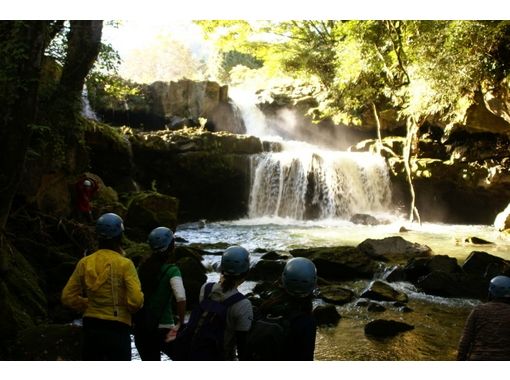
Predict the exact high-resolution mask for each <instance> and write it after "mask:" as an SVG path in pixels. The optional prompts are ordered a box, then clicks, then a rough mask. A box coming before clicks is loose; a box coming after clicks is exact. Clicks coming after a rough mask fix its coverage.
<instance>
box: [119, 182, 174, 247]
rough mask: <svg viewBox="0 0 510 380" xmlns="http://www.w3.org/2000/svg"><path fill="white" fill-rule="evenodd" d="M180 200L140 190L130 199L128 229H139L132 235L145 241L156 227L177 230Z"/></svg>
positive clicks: (127, 217)
mask: <svg viewBox="0 0 510 380" xmlns="http://www.w3.org/2000/svg"><path fill="white" fill-rule="evenodd" d="M178 208H179V201H178V200H177V199H176V198H174V197H171V196H168V195H164V194H160V193H157V192H139V193H136V194H135V195H134V196H133V198H131V199H130V201H129V205H128V211H127V216H126V221H125V225H126V229H127V232H128V234H129V229H133V230H139V233H136V234H135V233H134V232H132V236H135V238H138V239H141V240H142V241H145V240H146V239H147V235H148V234H149V232H150V231H152V230H153V229H154V228H156V227H160V226H165V227H168V228H170V229H171V230H173V231H175V228H176V226H177V212H178Z"/></svg>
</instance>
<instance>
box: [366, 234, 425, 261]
mask: <svg viewBox="0 0 510 380" xmlns="http://www.w3.org/2000/svg"><path fill="white" fill-rule="evenodd" d="M358 249H359V250H360V251H361V252H363V253H364V254H366V255H367V256H369V257H371V258H373V259H376V260H382V261H392V262H405V261H407V260H409V259H412V258H415V257H428V256H430V255H431V253H432V251H431V249H430V248H429V247H427V246H426V245H422V244H418V243H411V242H409V241H407V240H405V239H404V238H402V237H400V236H392V237H387V238H384V239H366V240H365V241H363V242H361V243H360V244H359V245H358Z"/></svg>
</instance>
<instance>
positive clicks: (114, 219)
mask: <svg viewBox="0 0 510 380" xmlns="http://www.w3.org/2000/svg"><path fill="white" fill-rule="evenodd" d="M123 232H124V222H123V221H122V218H121V217H120V216H118V215H117V214H114V213H111V212H110V213H108V214H103V215H101V216H100V217H99V219H98V220H97V222H96V235H97V237H98V239H100V240H109V239H114V238H117V237H120V236H121V235H122V233H123Z"/></svg>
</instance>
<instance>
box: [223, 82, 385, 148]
mask: <svg viewBox="0 0 510 380" xmlns="http://www.w3.org/2000/svg"><path fill="white" fill-rule="evenodd" d="M229 96H230V98H231V99H232V100H233V102H234V103H235V105H236V106H237V107H238V108H239V109H240V110H241V113H242V115H243V120H244V124H245V126H246V133H247V134H249V135H253V136H257V137H259V138H261V139H264V140H273V141H274V140H278V141H281V140H283V141H303V142H307V143H309V144H312V145H316V146H317V147H322V148H326V149H335V150H336V149H338V150H346V149H347V148H349V147H350V146H352V145H354V144H356V143H358V142H359V141H360V140H361V139H366V138H373V137H375V136H373V133H372V132H368V131H367V132H363V131H359V130H357V131H354V130H352V129H349V128H347V127H345V126H336V125H334V124H333V123H332V122H331V121H324V122H322V123H319V124H315V123H312V122H311V120H310V118H308V117H305V116H303V115H301V114H299V112H297V111H296V110H294V109H291V108H288V107H281V108H278V109H275V110H273V111H271V112H270V113H264V112H262V110H260V109H259V108H258V107H257V102H258V101H260V100H259V99H258V97H257V95H256V93H255V92H254V91H249V90H247V89H244V88H236V87H232V88H230V89H229Z"/></svg>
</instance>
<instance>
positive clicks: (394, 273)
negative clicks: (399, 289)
mask: <svg viewBox="0 0 510 380" xmlns="http://www.w3.org/2000/svg"><path fill="white" fill-rule="evenodd" d="M383 280H384V281H387V282H399V281H406V280H407V276H406V271H405V270H404V268H403V267H402V266H400V265H397V266H394V267H391V268H389V269H388V270H386V271H385V272H384V274H383Z"/></svg>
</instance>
